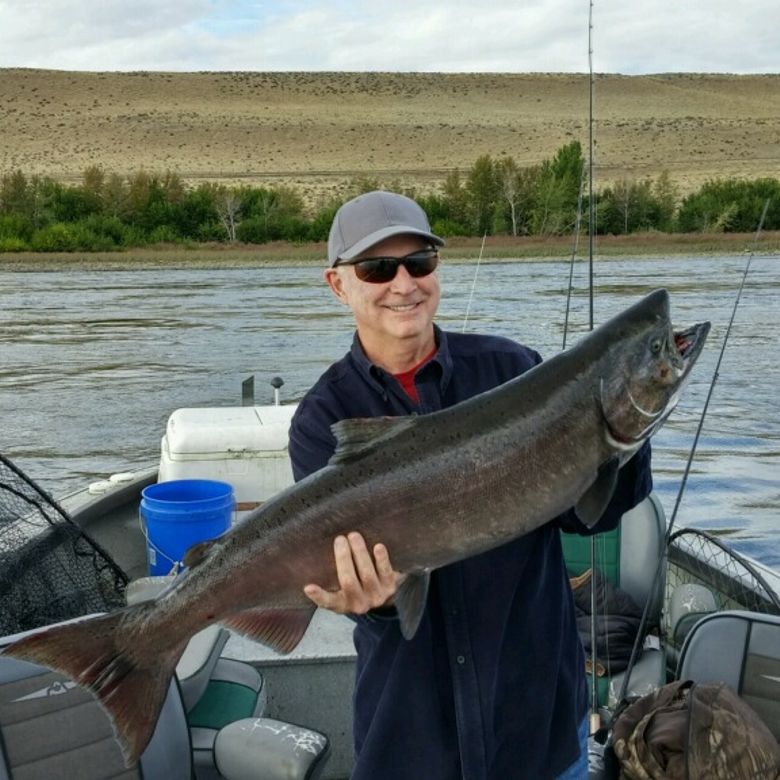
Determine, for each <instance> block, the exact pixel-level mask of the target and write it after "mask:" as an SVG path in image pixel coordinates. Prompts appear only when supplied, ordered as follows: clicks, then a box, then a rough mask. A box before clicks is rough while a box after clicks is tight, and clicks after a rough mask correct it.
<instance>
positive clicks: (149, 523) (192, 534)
mask: <svg viewBox="0 0 780 780" xmlns="http://www.w3.org/2000/svg"><path fill="white" fill-rule="evenodd" d="M235 504H236V501H235V497H234V496H233V488H232V486H231V485H228V484H227V483H226V482H215V481H213V480H209V479H174V480H171V481H169V482H158V483H156V484H154V485H149V486H148V487H145V488H144V489H143V490H142V491H141V521H142V522H143V524H144V529H145V530H144V532H145V534H146V558H147V561H148V562H149V574H151V575H153V576H154V575H165V574H168V573H169V572H170V571H171V569H173V567H174V566H176V567H177V568H179V564H180V562H181V560H182V558H183V557H184V553H185V552H187V550H188V549H189V548H190V547H192V545H193V544H197V543H198V542H203V541H205V540H207V539H215V538H216V537H218V536H221V535H222V534H224V533H225V531H227V530H228V529H229V528H230V521H231V518H232V516H233V510H234V509H235Z"/></svg>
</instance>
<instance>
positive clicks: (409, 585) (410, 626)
mask: <svg viewBox="0 0 780 780" xmlns="http://www.w3.org/2000/svg"><path fill="white" fill-rule="evenodd" d="M430 581H431V573H430V572H428V571H425V572H422V573H421V574H409V575H408V576H407V577H406V579H405V580H404V581H403V582H402V583H401V586H400V587H399V588H398V593H396V594H395V608H396V610H397V612H398V618H399V619H400V621H401V634H402V635H403V637H404V639H411V638H412V637H413V636H414V635H415V634H416V633H417V629H418V628H419V626H420V621H421V620H422V616H423V612H424V611H425V605H426V603H427V601H428V584H429V582H430Z"/></svg>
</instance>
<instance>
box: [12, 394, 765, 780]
mask: <svg viewBox="0 0 780 780" xmlns="http://www.w3.org/2000/svg"><path fill="white" fill-rule="evenodd" d="M295 408H296V407H295V404H279V403H275V404H272V405H260V406H258V405H255V404H254V403H253V401H252V399H251V398H250V399H247V400H246V403H245V405H242V406H236V407H224V408H215V407H210V408H200V409H178V410H175V411H174V412H173V413H172V414H171V416H170V418H169V419H168V423H167V427H166V431H165V435H164V436H163V437H162V442H161V453H160V460H159V462H157V463H154V464H150V465H149V466H148V467H147V468H143V469H140V470H135V471H129V472H125V473H117V474H111V475H106V477H105V479H100V480H98V481H93V482H91V483H90V484H89V485H86V486H84V487H83V488H82V489H80V490H78V491H76V492H74V493H72V494H69V495H67V496H64V497H63V498H62V499H61V500H60V501H59V502H55V503H57V504H58V505H59V507H61V509H62V512H63V513H64V515H66V516H67V517H68V518H69V520H70V521H72V523H73V524H74V525H75V526H76V527H77V528H78V529H80V530H81V531H83V532H84V533H85V534H87V536H88V537H89V539H91V540H93V541H94V543H95V545H96V547H97V549H98V550H100V551H105V553H106V555H107V557H108V558H110V559H111V560H112V561H113V562H115V564H116V566H117V567H118V569H119V571H120V574H119V575H112V576H119V580H120V581H119V585H118V588H119V590H120V591H121V590H125V591H131V590H133V589H134V587H135V586H137V585H139V584H140V586H141V587H143V585H144V583H148V582H149V581H150V578H149V576H148V575H149V565H150V558H151V556H152V555H153V548H154V542H153V540H152V539H150V538H149V536H148V534H147V533H146V530H145V528H144V526H143V524H142V522H141V521H140V518H139V506H140V502H141V499H142V491H143V490H144V488H146V487H148V486H150V485H153V484H155V483H157V482H158V481H170V480H179V479H214V480H219V481H224V482H228V483H230V484H231V485H232V486H233V489H234V491H235V497H236V515H237V517H236V520H240V517H241V516H242V515H245V514H246V513H248V512H249V511H251V510H252V509H253V508H254V507H256V506H258V505H259V504H261V503H262V502H263V501H265V500H267V499H268V498H270V497H271V496H272V495H274V493H276V492H277V491H279V490H282V489H284V488H285V487H287V486H288V485H290V484H292V481H293V479H292V470H291V466H290V462H289V457H288V454H287V430H288V427H289V422H290V419H291V417H292V414H293V412H294V410H295ZM629 514H631V515H632V517H630V518H629V517H625V518H624V519H623V521H622V523H621V527H620V528H619V529H618V530H617V531H616V532H610V533H611V537H610V535H609V534H608V535H604V536H606V537H609V538H607V539H602V540H601V541H600V543H599V544H600V547H599V550H600V555H599V561H601V560H602V559H603V557H604V556H607V557H609V555H610V554H611V555H612V558H613V560H614V561H615V562H616V563H615V565H614V566H613V569H614V570H613V571H611V572H607V573H606V574H605V576H608V577H610V578H611V579H612V580H613V582H614V584H615V585H619V586H620V587H621V588H624V589H625V590H626V591H627V592H629V593H630V595H631V596H632V597H633V598H634V599H635V600H636V601H637V603H638V604H641V606H645V604H649V605H650V609H649V613H648V614H649V615H650V619H649V621H648V629H649V630H648V631H647V638H646V640H645V644H644V647H643V650H642V654H641V656H640V657H639V660H638V662H637V663H636V664H635V665H634V666H633V667H632V668H631V669H630V670H628V671H627V672H626V671H624V672H621V673H617V674H610V673H609V672H610V670H609V668H608V664H607V668H606V669H604V670H603V671H604V674H603V676H602V679H601V680H600V681H599V686H598V688H599V690H598V698H599V705H600V712H601V713H602V716H603V720H604V722H606V723H609V720H610V718H611V716H612V713H614V711H615V708H616V707H617V706H618V704H619V702H620V701H621V699H622V698H624V697H626V696H641V695H644V694H645V693H648V692H650V691H652V690H653V689H655V688H657V687H658V686H660V685H662V684H663V683H665V682H667V681H669V680H672V679H675V677H676V676H677V675H678V674H679V670H680V666H681V663H682V662H683V661H684V656H685V652H686V643H690V641H691V640H690V637H691V636H693V635H695V634H696V630H697V626H699V625H701V624H702V623H705V624H706V622H707V621H708V620H711V619H712V618H713V616H717V615H724V614H725V615H743V616H746V618H745V619H747V620H754V621H758V622H759V623H761V622H762V621H766V620H768V621H769V623H770V624H773V625H774V626H775V630H776V631H777V632H778V633H777V634H776V637H780V573H778V572H776V571H774V570H772V569H770V568H768V567H766V566H764V565H762V564H761V563H759V562H757V561H754V560H751V559H748V558H746V557H744V556H741V555H739V554H737V553H736V552H735V551H734V550H732V549H731V548H730V547H729V546H728V544H727V542H726V540H724V539H722V538H718V537H716V536H713V535H712V534H709V533H707V532H704V531H701V530H696V529H690V528H683V529H680V530H678V531H677V532H676V533H674V534H673V535H672V537H671V538H670V539H669V541H668V544H666V530H667V524H666V518H665V517H664V513H663V509H662V507H661V504H660V502H659V501H658V499H657V498H656V497H655V496H654V495H652V494H651V496H650V497H649V499H647V500H646V501H645V502H643V504H642V505H640V506H639V507H637V508H636V509H635V510H632V512H631V513H629ZM0 539H2V537H0ZM582 541H587V540H583V538H582V537H569V538H567V539H565V540H564V549H565V554H566V557H567V565H569V568H570V573H571V575H572V577H573V578H576V577H577V576H578V575H582V573H583V571H585V570H587V569H589V567H590V562H589V557H588V553H589V549H585V548H583V547H582ZM578 544H579V545H580V546H579V548H578ZM610 550H611V553H610ZM648 551H650V554H648ZM659 561H660V564H659V563H658V562H659ZM605 571H606V569H605ZM0 596H2V593H0ZM64 616H65V617H71V615H68V614H66V615H64ZM773 621H774V623H773ZM48 622H51V621H48ZM214 631H215V633H214V634H213V635H212V636H211V637H210V638H209V639H208V642H211V644H210V645H209V647H210V650H209V652H211V653H214V652H216V653H217V655H218V656H219V657H220V658H222V659H230V660H231V661H232V662H237V663H241V664H245V665H248V666H250V667H251V668H252V669H255V670H257V671H258V672H259V673H260V675H261V676H262V679H263V688H264V706H263V710H262V714H263V716H264V717H266V718H271V719H275V720H276V721H279V722H282V723H290V724H295V725H298V726H302V727H306V728H308V729H310V730H311V731H312V732H313V733H315V734H323V735H326V736H327V740H328V743H329V755H328V760H327V763H326V764H325V765H324V768H323V769H322V774H321V777H322V778H325V779H326V780H340V779H341V778H346V777H348V776H349V773H350V768H351V762H352V734H351V696H352V687H353V677H354V664H355V651H354V646H353V643H352V623H351V621H350V620H349V619H347V618H345V617H343V616H338V615H335V614H332V613H329V612H326V611H322V610H318V611H317V613H316V614H315V618H314V620H313V621H312V624H311V626H310V627H309V630H308V631H307V633H306V635H305V637H304V639H303V641H302V642H301V643H300V645H299V646H298V647H297V648H296V649H295V650H294V651H293V652H292V653H290V654H289V655H286V656H281V655H279V654H277V653H275V652H274V651H272V650H269V649H268V648H265V647H264V646H263V645H261V644H259V643H257V642H254V641H252V640H249V639H245V638H243V637H241V636H238V635H235V634H230V635H229V636H227V632H224V630H222V629H219V630H218V629H216V628H214ZM775 646H776V648H777V652H776V653H774V657H767V658H765V659H764V661H765V665H766V664H769V667H767V668H764V669H762V671H763V673H764V674H765V675H767V676H768V677H769V678H772V677H775V678H776V679H777V680H778V684H777V687H778V689H779V690H778V691H774V690H769V691H768V693H767V696H768V700H767V701H765V702H760V703H759V705H760V706H759V709H761V708H762V707H763V709H764V711H765V713H767V718H768V719H769V720H770V721H771V724H770V725H771V727H772V728H773V729H775V731H774V733H775V736H776V737H780V639H778V641H777V642H776V643H775ZM769 655H770V656H771V655H772V653H770V654H769ZM739 658H740V659H741V660H740V663H742V662H743V660H744V659H743V657H742V655H741V654H740V655H739ZM735 663H736V662H735ZM770 667H771V668H770ZM773 670H774V672H775V674H771V672H772V671H773ZM733 671H734V673H735V674H736V676H737V678H739V674H740V672H739V669H737V670H733ZM626 677H628V680H626ZM770 687H771V686H770ZM624 688H625V689H624ZM1 707H2V704H1V703H0V709H1ZM203 776H204V777H205V776H206V775H203ZM215 776H216V777H218V776H220V775H215ZM198 777H201V775H198Z"/></svg>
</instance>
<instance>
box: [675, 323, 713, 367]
mask: <svg viewBox="0 0 780 780" xmlns="http://www.w3.org/2000/svg"><path fill="white" fill-rule="evenodd" d="M709 332H710V323H709V322H697V323H696V324H695V325H691V326H690V327H688V328H684V329H682V330H675V331H673V334H672V335H673V339H674V348H675V351H676V353H677V357H678V358H679V359H680V360H681V361H682V371H681V372H680V378H681V379H683V378H685V377H686V376H687V375H688V372H689V371H690V370H691V368H693V365H694V363H696V361H697V360H698V358H699V355H700V354H701V351H702V349H703V348H704V342H705V341H706V340H707V334H708V333H709Z"/></svg>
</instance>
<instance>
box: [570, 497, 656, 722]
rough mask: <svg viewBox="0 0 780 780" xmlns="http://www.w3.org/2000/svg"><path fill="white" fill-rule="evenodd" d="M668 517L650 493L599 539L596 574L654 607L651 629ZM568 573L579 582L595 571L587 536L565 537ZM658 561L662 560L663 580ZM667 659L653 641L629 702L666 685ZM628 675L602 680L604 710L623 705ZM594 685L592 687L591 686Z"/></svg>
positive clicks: (639, 667)
mask: <svg viewBox="0 0 780 780" xmlns="http://www.w3.org/2000/svg"><path fill="white" fill-rule="evenodd" d="M665 534H666V517H665V514H664V511H663V507H662V506H661V503H660V501H659V500H658V497H657V496H656V495H655V494H654V493H651V494H650V495H649V496H648V497H647V498H646V499H645V500H644V501H642V502H641V503H640V504H638V505H637V506H636V507H634V508H633V509H632V510H630V511H629V512H626V514H625V515H623V517H622V518H621V520H620V523H619V525H618V526H617V528H615V529H614V530H612V531H608V532H605V533H602V534H598V535H597V536H596V537H595V545H596V561H595V565H596V568H597V569H599V570H600V571H601V572H602V573H603V574H604V575H605V576H606V577H607V578H608V579H609V580H610V582H612V584H613V585H615V586H616V587H618V588H621V589H622V590H624V591H625V592H626V593H628V595H629V596H631V598H633V600H634V601H635V602H636V603H637V605H638V606H639V607H640V608H642V609H644V606H645V604H647V603H648V601H649V602H650V606H649V614H648V618H649V620H648V626H650V627H653V626H657V625H659V623H660V618H661V608H662V606H663V593H664V572H665V561H666V548H665V544H664V541H665ZM561 543H562V545H563V555H564V559H565V561H566V568H567V571H568V573H569V575H570V576H571V577H578V576H580V575H581V574H583V573H584V572H585V571H587V570H588V569H590V568H591V565H592V564H591V540H590V537H587V536H577V535H576V534H564V533H562V534H561ZM659 560H663V563H662V565H661V572H660V575H659V576H657V574H658V564H659ZM665 676H666V672H665V665H664V654H663V651H662V648H661V646H660V643H659V642H655V641H654V638H653V637H649V638H648V640H647V642H646V646H645V647H644V648H643V650H642V654H641V656H640V658H639V660H638V661H637V663H636V664H635V665H634V668H633V670H632V671H631V677H630V680H629V683H628V686H627V690H626V695H627V696H643V695H645V694H647V693H649V692H650V691H652V690H655V688H657V687H659V686H660V685H663V684H664V682H665V681H666V679H665ZM624 677H625V672H619V673H617V674H614V675H605V676H603V677H599V678H598V680H597V690H598V698H599V704H600V705H602V706H607V707H609V708H610V709H611V708H613V707H614V706H615V705H616V704H617V703H618V702H617V698H618V696H619V693H620V690H621V687H622V685H623V680H624ZM589 685H590V682H589Z"/></svg>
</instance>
